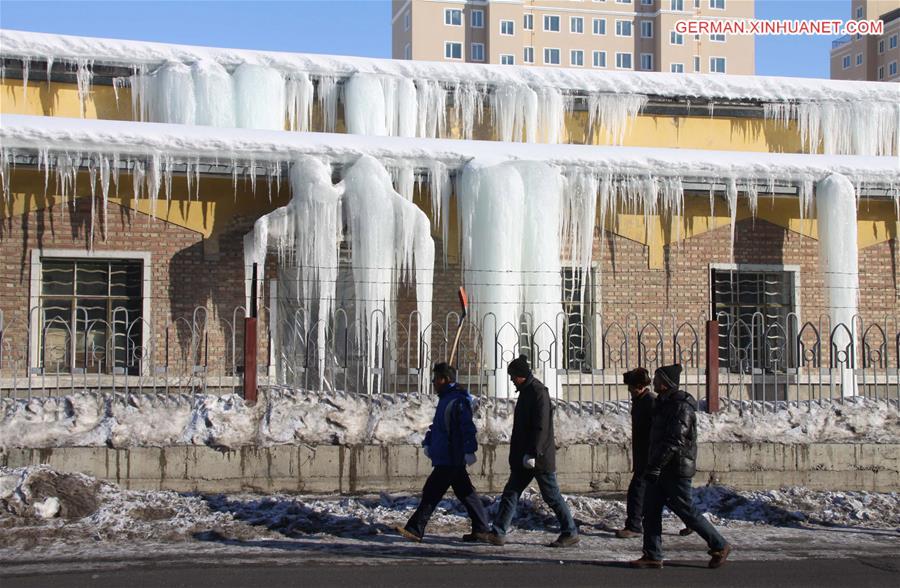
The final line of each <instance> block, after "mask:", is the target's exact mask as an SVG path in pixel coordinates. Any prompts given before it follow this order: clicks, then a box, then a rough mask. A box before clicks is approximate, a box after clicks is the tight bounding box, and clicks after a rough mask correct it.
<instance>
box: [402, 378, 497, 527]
mask: <svg viewBox="0 0 900 588" xmlns="http://www.w3.org/2000/svg"><path fill="white" fill-rule="evenodd" d="M431 383H432V385H433V386H434V389H435V391H436V392H437V394H438V399H439V400H438V405H437V409H436V410H435V411H434V420H433V421H432V423H431V426H430V427H429V428H428V433H426V434H425V440H424V441H423V442H422V446H423V447H424V448H425V455H426V456H427V457H430V458H431V465H432V466H433V467H434V469H433V470H432V471H431V475H430V476H428V480H426V481H425V487H424V488H422V500H421V502H420V503H419V507H418V508H417V509H416V512H414V513H413V515H412V516H411V517H410V519H409V521H408V522H407V523H406V525H405V526H403V527H397V532H399V533H400V534H401V535H403V536H404V537H406V538H407V539H410V540H412V541H417V542H418V541H421V540H422V537H424V535H425V525H427V524H428V520H429V519H430V518H431V515H432V513H434V509H435V508H436V507H437V505H438V503H439V502H440V501H441V499H443V498H444V494H445V493H446V492H447V489H448V488H450V487H451V486H452V487H453V493H454V494H456V497H457V498H458V499H459V501H460V502H461V503H462V505H463V506H464V507H465V509H466V512H468V513H469V518H470V519H472V532H471V533H468V534H466V535H463V541H466V542H477V541H482V542H486V541H487V536H488V531H489V529H490V521H488V515H487V511H486V510H485V508H484V505H483V504H482V503H481V498H480V497H479V496H478V493H477V492H475V487H474V486H472V481H471V480H470V479H469V472H467V471H466V466H469V465H472V464H474V463H475V461H476V460H477V458H476V457H475V451H476V450H477V449H478V442H477V441H476V440H475V423H474V422H473V420H472V397H471V396H470V395H469V393H468V392H467V391H466V390H465V389H464V388H461V387H460V386H458V385H457V384H456V368H454V367H453V366H451V365H450V364H447V363H438V364H435V366H434V369H433V370H432V380H431Z"/></svg>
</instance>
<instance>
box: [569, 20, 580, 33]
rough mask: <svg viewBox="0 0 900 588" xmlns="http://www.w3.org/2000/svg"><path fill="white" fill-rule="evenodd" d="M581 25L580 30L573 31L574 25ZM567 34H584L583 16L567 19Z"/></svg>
mask: <svg viewBox="0 0 900 588" xmlns="http://www.w3.org/2000/svg"><path fill="white" fill-rule="evenodd" d="M576 22H579V23H581V30H580V31H576V30H575V23H576ZM569 33H571V34H573V35H583V34H584V17H583V16H570V17H569Z"/></svg>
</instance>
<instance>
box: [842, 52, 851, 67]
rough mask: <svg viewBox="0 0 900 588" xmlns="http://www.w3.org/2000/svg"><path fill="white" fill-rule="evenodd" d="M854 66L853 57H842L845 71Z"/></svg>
mask: <svg viewBox="0 0 900 588" xmlns="http://www.w3.org/2000/svg"><path fill="white" fill-rule="evenodd" d="M852 64H853V56H852V55H844V56H842V57H841V67H842V68H843V69H850V66H851V65H852Z"/></svg>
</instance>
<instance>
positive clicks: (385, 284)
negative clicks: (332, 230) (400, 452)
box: [343, 155, 434, 385]
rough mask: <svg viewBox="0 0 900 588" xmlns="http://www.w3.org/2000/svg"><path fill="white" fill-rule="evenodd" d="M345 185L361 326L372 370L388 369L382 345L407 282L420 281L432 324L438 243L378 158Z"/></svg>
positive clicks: (354, 171)
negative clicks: (402, 285)
mask: <svg viewBox="0 0 900 588" xmlns="http://www.w3.org/2000/svg"><path fill="white" fill-rule="evenodd" d="M343 183H344V187H345V192H344V211H345V214H346V216H347V219H348V227H349V233H350V246H351V268H352V271H353V281H354V292H355V295H356V310H357V320H358V321H359V322H360V324H361V325H365V326H366V328H367V334H368V337H367V341H366V354H367V365H368V366H369V367H370V368H376V369H377V368H384V367H386V366H384V365H383V364H382V360H383V354H382V353H381V352H382V347H381V341H382V340H383V337H385V335H388V336H389V335H390V333H387V332H386V330H387V329H390V328H391V321H392V319H393V316H394V302H395V300H396V298H397V286H398V283H399V281H400V280H401V279H403V278H405V277H408V276H410V275H414V276H415V279H416V298H417V305H418V310H419V314H420V323H421V324H420V330H421V329H422V328H424V327H426V326H427V325H428V324H429V323H430V322H431V284H432V281H433V272H434V241H433V240H432V238H431V228H430V223H429V221H428V216H427V215H426V214H425V213H424V212H422V211H421V210H420V209H419V208H418V207H417V206H416V205H415V204H413V203H412V202H410V201H408V200H406V199H405V198H403V196H401V195H400V194H398V193H397V192H395V191H394V188H393V184H392V182H391V176H390V174H389V173H388V172H387V170H386V169H385V168H384V166H383V165H381V164H380V163H379V162H378V161H376V160H375V159H373V158H372V157H369V156H367V155H364V156H362V157H360V158H359V159H358V160H357V161H356V163H354V164H353V165H352V166H351V167H350V169H349V170H347V173H346V174H345V176H344V180H343ZM420 334H421V333H420ZM369 382H370V385H371V383H372V379H371V378H370V380H369Z"/></svg>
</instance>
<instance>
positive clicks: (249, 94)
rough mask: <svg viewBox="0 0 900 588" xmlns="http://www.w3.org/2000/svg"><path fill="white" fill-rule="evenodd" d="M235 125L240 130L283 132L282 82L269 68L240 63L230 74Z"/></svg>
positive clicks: (276, 72)
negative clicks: (233, 97) (232, 83)
mask: <svg viewBox="0 0 900 588" xmlns="http://www.w3.org/2000/svg"><path fill="white" fill-rule="evenodd" d="M232 77H233V78H234V91H235V98H236V100H235V103H236V105H237V106H236V114H235V119H236V121H237V126H238V127H240V128H242V129H267V130H272V131H283V130H284V128H285V124H284V123H285V104H286V100H285V83H284V77H283V76H282V75H281V73H280V72H279V71H277V70H275V69H272V68H270V67H263V66H260V65H250V64H246V63H244V64H241V65H239V66H238V67H237V69H235V70H234V73H233V74H232Z"/></svg>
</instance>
